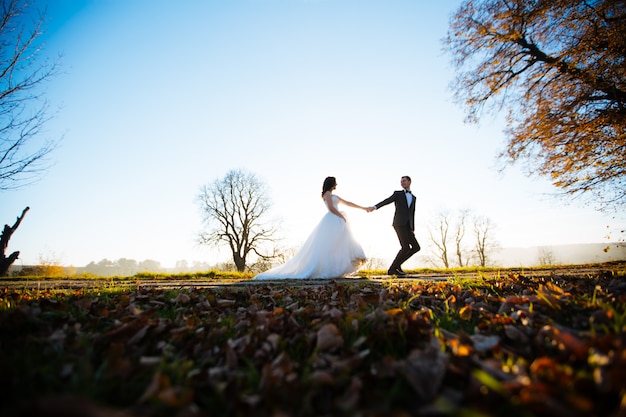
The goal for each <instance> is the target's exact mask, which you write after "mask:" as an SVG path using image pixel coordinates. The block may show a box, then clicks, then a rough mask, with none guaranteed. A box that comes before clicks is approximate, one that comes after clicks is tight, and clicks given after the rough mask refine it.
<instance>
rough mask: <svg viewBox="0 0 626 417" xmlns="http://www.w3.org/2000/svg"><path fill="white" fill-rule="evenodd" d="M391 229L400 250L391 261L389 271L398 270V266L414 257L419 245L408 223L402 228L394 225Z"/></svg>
mask: <svg viewBox="0 0 626 417" xmlns="http://www.w3.org/2000/svg"><path fill="white" fill-rule="evenodd" d="M393 228H394V229H395V231H396V234H397V235H398V240H399V241H400V246H401V248H400V251H398V254H397V255H396V259H394V260H393V262H392V263H391V266H390V267H389V270H391V271H394V270H396V269H400V266H401V265H402V264H403V263H404V261H406V260H407V259H409V258H410V257H411V256H413V255H415V254H416V253H417V252H419V250H420V244H419V243H418V242H417V239H416V238H415V233H414V232H413V230H411V227H410V226H409V225H408V223H407V224H406V225H404V226H395V225H394V226H393Z"/></svg>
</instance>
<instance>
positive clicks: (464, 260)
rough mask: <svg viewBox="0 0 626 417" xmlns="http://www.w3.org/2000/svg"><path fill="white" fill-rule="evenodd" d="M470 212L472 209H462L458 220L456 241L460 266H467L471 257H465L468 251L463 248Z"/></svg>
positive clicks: (457, 258)
mask: <svg viewBox="0 0 626 417" xmlns="http://www.w3.org/2000/svg"><path fill="white" fill-rule="evenodd" d="M469 213H470V211H469V210H467V209H465V210H461V211H460V212H459V217H458V220H457V222H456V228H455V231H456V233H455V235H454V243H455V248H456V260H457V262H458V264H459V266H460V267H464V266H467V265H468V263H469V257H465V254H466V252H465V249H464V248H463V238H464V237H465V228H466V222H467V217H468V216H469Z"/></svg>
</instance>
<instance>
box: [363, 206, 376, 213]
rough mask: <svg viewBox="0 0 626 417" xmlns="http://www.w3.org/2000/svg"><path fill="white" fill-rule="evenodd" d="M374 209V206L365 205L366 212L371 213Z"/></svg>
mask: <svg viewBox="0 0 626 417" xmlns="http://www.w3.org/2000/svg"><path fill="white" fill-rule="evenodd" d="M374 210H376V207H365V211H367V212H368V213H371V212H372V211H374Z"/></svg>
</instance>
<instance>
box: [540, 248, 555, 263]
mask: <svg viewBox="0 0 626 417" xmlns="http://www.w3.org/2000/svg"><path fill="white" fill-rule="evenodd" d="M538 258H539V265H554V264H556V263H557V260H556V255H555V254H554V250H553V249H552V248H551V247H547V246H541V247H540V248H539V249H538Z"/></svg>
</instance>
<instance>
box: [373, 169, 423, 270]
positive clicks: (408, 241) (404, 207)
mask: <svg viewBox="0 0 626 417" xmlns="http://www.w3.org/2000/svg"><path fill="white" fill-rule="evenodd" d="M400 185H401V186H402V191H394V192H393V194H392V195H391V197H389V198H387V199H385V200H383V201H381V202H380V203H378V204H376V205H375V206H373V207H369V208H368V212H371V211H374V210H378V209H379V208H381V207H383V206H386V205H387V204H390V203H394V204H395V206H396V212H395V214H394V215H393V228H394V229H395V231H396V234H397V235H398V240H400V246H402V247H401V248H400V251H399V252H398V255H396V259H394V260H393V262H392V263H391V266H390V267H389V270H388V271H387V274H388V275H400V276H402V275H406V272H404V271H403V270H402V267H401V265H402V264H403V263H404V261H406V260H407V259H409V258H410V257H411V256H413V255H414V254H416V253H417V252H419V250H420V245H419V243H417V239H416V238H415V232H414V231H415V196H413V194H411V177H409V176H408V175H405V176H404V177H402V179H401V180H400Z"/></svg>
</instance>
